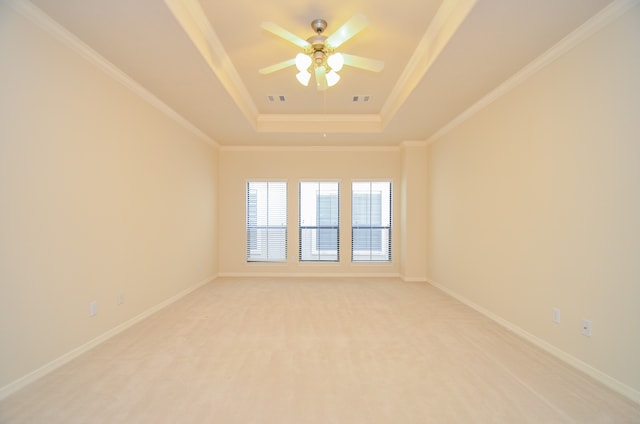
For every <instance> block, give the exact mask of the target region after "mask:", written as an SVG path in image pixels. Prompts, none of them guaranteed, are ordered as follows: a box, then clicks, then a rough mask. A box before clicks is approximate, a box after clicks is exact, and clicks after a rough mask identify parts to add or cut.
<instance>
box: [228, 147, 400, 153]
mask: <svg viewBox="0 0 640 424" xmlns="http://www.w3.org/2000/svg"><path fill="white" fill-rule="evenodd" d="M220 151H221V152H398V151H400V147H399V146H221V147H220Z"/></svg>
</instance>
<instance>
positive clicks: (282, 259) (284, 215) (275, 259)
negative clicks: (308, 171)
mask: <svg viewBox="0 0 640 424" xmlns="http://www.w3.org/2000/svg"><path fill="white" fill-rule="evenodd" d="M251 184H266V195H267V205H266V206H265V205H262V207H266V208H267V212H266V216H265V215H262V218H263V219H264V218H265V217H266V220H267V223H266V225H264V224H262V225H258V224H257V223H256V224H254V225H250V221H251V214H250V208H251V205H250V197H251V192H250V190H251ZM270 184H284V198H283V199H279V200H280V201H282V200H284V206H283V209H279V210H278V212H279V213H280V214H281V216H280V218H281V219H284V224H283V225H282V224H281V225H271V224H270V222H269V221H270V212H271V211H270V207H269V200H268V199H269V185H270ZM288 196H289V184H288V182H287V181H286V180H261V179H251V180H249V179H248V180H246V181H245V231H246V237H245V261H246V262H247V263H265V262H271V263H286V262H287V259H288V237H289V219H288V214H289V212H288V210H289V207H288V205H289V198H288ZM256 208H257V206H256ZM274 212H276V211H275V210H274ZM255 215H256V217H255V220H256V221H257V219H258V216H259V212H258V211H257V210H256V212H255ZM277 218H278V217H277V216H276V219H277ZM252 230H253V231H258V230H266V232H267V233H266V237H265V238H264V241H263V243H262V247H261V248H258V246H257V243H258V240H257V238H258V237H254V238H252V237H251V234H252ZM271 230H277V231H278V232H282V231H284V235H283V236H280V239H281V240H282V243H281V247H280V250H283V256H280V255H277V256H270V252H271V248H270V246H269V242H270V241H274V242H276V245H274V246H273V247H274V249H278V246H277V241H276V240H277V238H276V237H275V236H274V238H273V240H272V239H271V237H270V236H269V232H270V231H271ZM253 243H256V247H255V248H254V249H251V245H252V244H253ZM265 243H266V244H265ZM264 249H266V254H265V253H263V254H262V255H258V254H256V255H255V256H252V255H251V252H252V250H253V251H258V250H264ZM261 256H262V257H261Z"/></svg>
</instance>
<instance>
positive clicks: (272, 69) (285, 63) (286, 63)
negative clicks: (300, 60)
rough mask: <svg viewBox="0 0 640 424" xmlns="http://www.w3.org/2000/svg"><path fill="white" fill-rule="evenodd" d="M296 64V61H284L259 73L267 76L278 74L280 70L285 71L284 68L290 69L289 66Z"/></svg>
mask: <svg viewBox="0 0 640 424" xmlns="http://www.w3.org/2000/svg"><path fill="white" fill-rule="evenodd" d="M295 64H296V59H295V58H293V59H289V60H284V61H282V62H280V63H276V64H273V65H271V66H266V67H264V68H262V69H260V70H258V72H260V73H261V74H262V75H267V74H270V73H272V72H276V71H279V70H280V69H284V68H288V67H289V66H293V65H295Z"/></svg>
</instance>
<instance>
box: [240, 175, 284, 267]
mask: <svg viewBox="0 0 640 424" xmlns="http://www.w3.org/2000/svg"><path fill="white" fill-rule="evenodd" d="M286 260H287V183H286V182H281V181H250V182H248V183H247V261H249V262H259V261H262V262H283V261H286Z"/></svg>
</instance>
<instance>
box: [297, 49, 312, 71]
mask: <svg viewBox="0 0 640 424" xmlns="http://www.w3.org/2000/svg"><path fill="white" fill-rule="evenodd" d="M309 66H311V58H310V57H309V56H307V55H306V54H303V53H298V54H297V55H296V68H298V71H300V72H303V71H306V70H307V69H309Z"/></svg>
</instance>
